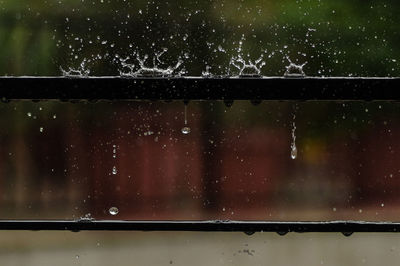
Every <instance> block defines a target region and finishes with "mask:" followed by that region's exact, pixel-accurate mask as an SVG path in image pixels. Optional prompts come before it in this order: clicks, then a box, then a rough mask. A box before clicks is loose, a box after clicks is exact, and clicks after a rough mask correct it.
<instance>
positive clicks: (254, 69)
mask: <svg viewBox="0 0 400 266" xmlns="http://www.w3.org/2000/svg"><path fill="white" fill-rule="evenodd" d="M244 40H245V38H244V35H242V38H241V40H240V41H239V47H238V48H237V53H238V55H237V56H236V57H232V58H231V60H230V61H229V66H228V75H229V74H230V73H229V72H230V71H229V70H230V66H233V67H235V68H236V69H237V70H238V71H239V76H260V73H261V69H262V67H263V66H265V61H263V58H264V54H261V56H260V57H259V58H258V59H256V60H255V61H254V62H253V60H251V59H248V60H245V59H244V58H243V51H242V50H243V48H242V46H243V41H244ZM246 57H247V58H249V57H250V55H249V54H247V55H246Z"/></svg>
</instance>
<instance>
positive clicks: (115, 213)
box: [108, 207, 119, 215]
mask: <svg viewBox="0 0 400 266" xmlns="http://www.w3.org/2000/svg"><path fill="white" fill-rule="evenodd" d="M108 212H109V213H110V214H111V215H117V214H118V212H119V210H118V208H117V207H111V208H110V209H109V210H108Z"/></svg>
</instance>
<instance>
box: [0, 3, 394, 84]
mask: <svg viewBox="0 0 400 266" xmlns="http://www.w3.org/2000/svg"><path fill="white" fill-rule="evenodd" d="M399 12H400V3H399V2H398V1H396V0H376V1H361V0H355V1H345V0H337V1H334V0H298V1H292V0H279V1H270V0H262V1H254V0H207V1H192V0H189V1H188V0H184V1H182V0H174V1H167V2H165V1H161V2H160V1H144V0H136V1H126V0H113V1H110V0H92V1H85V0H58V1H42V0H18V1H6V0H3V1H0V49H1V51H2V52H1V53H0V75H61V73H62V72H61V70H60V67H61V68H63V69H64V70H68V69H69V68H70V67H72V68H74V69H79V68H80V67H81V64H82V63H84V64H83V65H84V68H85V69H87V70H89V71H90V75H119V73H120V71H123V72H126V71H127V69H126V67H125V68H124V67H123V66H122V64H121V61H120V58H124V59H125V58H127V57H129V58H130V59H129V60H128V62H129V63H130V64H135V69H137V68H138V65H139V62H138V60H137V56H138V53H139V57H140V58H141V59H143V57H144V56H145V55H146V54H147V55H148V57H149V58H148V60H147V61H146V66H148V67H152V66H153V57H154V56H155V55H156V54H158V53H160V52H162V51H163V49H164V48H166V49H168V51H167V52H166V53H165V54H164V55H163V56H162V57H161V58H160V59H161V61H162V62H156V63H157V64H158V66H159V67H160V68H167V67H168V66H174V65H176V63H177V62H178V61H179V60H181V61H182V62H183V63H182V65H181V66H180V69H179V71H181V70H182V72H185V73H186V74H187V75H192V76H199V75H201V74H202V72H207V71H208V72H210V73H212V74H214V75H234V74H238V73H237V72H238V70H237V69H236V68H235V67H233V66H232V64H230V63H231V62H232V60H234V61H235V60H238V59H239V58H238V57H239V56H241V57H242V59H244V60H245V61H246V62H247V63H248V61H249V60H251V61H252V62H253V63H254V62H255V60H256V59H258V58H260V57H262V60H263V61H265V65H264V66H263V67H262V68H261V69H260V70H261V73H260V74H262V75H268V76H271V75H278V76H281V75H283V73H284V72H285V66H287V65H289V61H288V59H287V57H289V58H290V60H291V61H293V62H294V63H297V64H304V63H306V62H307V64H306V65H305V66H304V71H305V73H306V74H307V75H310V76H385V77H386V76H399V75H400V74H399V73H400V70H399V69H400V68H399V63H400V49H398V44H399V42H400V31H399V27H400V25H399V23H397V17H396V16H397V14H398V13H399ZM237 64H240V63H239V62H237ZM258 66H259V67H260V64H259V65H258Z"/></svg>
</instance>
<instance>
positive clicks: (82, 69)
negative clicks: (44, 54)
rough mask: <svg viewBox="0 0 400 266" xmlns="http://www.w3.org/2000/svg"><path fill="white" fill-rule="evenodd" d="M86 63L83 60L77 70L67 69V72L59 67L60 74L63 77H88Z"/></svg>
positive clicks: (88, 72) (88, 71)
mask: <svg viewBox="0 0 400 266" xmlns="http://www.w3.org/2000/svg"><path fill="white" fill-rule="evenodd" d="M87 62H88V61H87V60H86V58H85V59H83V61H82V62H81V64H80V65H79V67H78V68H72V67H69V68H68V70H64V69H63V68H62V67H60V70H61V73H62V75H63V76H64V77H88V76H89V74H90V70H89V69H88V68H87V66H86V63H87Z"/></svg>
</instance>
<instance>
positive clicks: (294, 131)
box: [290, 113, 297, 160]
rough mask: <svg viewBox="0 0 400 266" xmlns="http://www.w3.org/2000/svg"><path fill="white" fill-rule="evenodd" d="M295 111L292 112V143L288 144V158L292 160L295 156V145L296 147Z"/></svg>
mask: <svg viewBox="0 0 400 266" xmlns="http://www.w3.org/2000/svg"><path fill="white" fill-rule="evenodd" d="M295 119H296V113H294V114H293V123H292V144H291V145H290V158H292V159H293V160H294V159H296V158H297V147H296V122H295Z"/></svg>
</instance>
